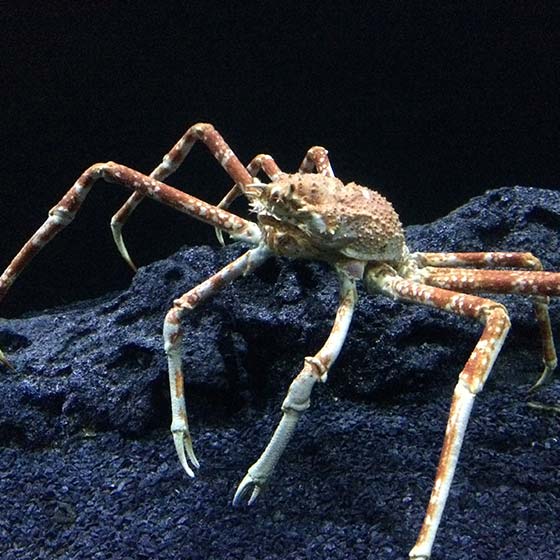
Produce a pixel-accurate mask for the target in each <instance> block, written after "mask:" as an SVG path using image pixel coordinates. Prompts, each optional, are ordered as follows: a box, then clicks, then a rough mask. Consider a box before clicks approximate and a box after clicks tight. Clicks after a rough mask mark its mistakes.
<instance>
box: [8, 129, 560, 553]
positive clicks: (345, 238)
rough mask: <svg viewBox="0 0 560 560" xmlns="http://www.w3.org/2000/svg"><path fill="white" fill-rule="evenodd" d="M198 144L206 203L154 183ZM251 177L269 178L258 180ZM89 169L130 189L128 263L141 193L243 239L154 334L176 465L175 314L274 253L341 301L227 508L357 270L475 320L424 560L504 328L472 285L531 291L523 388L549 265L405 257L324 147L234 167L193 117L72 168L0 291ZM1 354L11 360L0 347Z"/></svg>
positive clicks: (383, 218)
mask: <svg viewBox="0 0 560 560" xmlns="http://www.w3.org/2000/svg"><path fill="white" fill-rule="evenodd" d="M197 141H200V142H202V143H204V144H205V145H206V146H207V148H208V149H209V150H210V152H211V153H212V155H214V157H215V158H216V159H217V160H218V161H219V162H220V164H221V165H222V167H223V168H224V169H225V171H226V172H227V173H228V175H229V176H230V177H231V178H232V179H233V181H234V186H233V187H232V189H231V190H230V191H229V192H228V193H227V194H226V196H225V197H224V198H223V200H222V201H221V202H220V203H219V204H218V205H217V206H214V205H212V204H208V203H207V202H204V201H203V200H200V199H198V198H195V197H193V196H191V195H188V194H186V193H184V192H182V191H180V190H178V189H175V188H173V187H170V186H169V185H167V184H166V183H164V182H163V181H164V180H165V179H166V178H167V177H168V176H169V175H171V174H172V173H173V172H174V171H175V170H176V169H177V168H178V167H179V166H180V165H181V164H182V163H183V161H184V160H185V157H186V156H187V154H188V153H189V151H190V150H191V148H192V146H193V145H194V144H195V142H197ZM260 173H263V174H264V175H266V176H267V177H268V179H269V180H270V182H268V183H262V182H261V181H260V180H258V179H257V175H258V174H260ZM100 179H103V180H105V181H107V182H109V183H116V184H119V185H122V186H125V187H127V188H129V189H131V190H132V191H133V193H132V195H131V196H130V198H129V199H128V200H127V201H126V203H125V204H124V205H123V207H122V208H121V209H120V210H119V211H118V212H117V213H116V214H115V215H114V216H113V219H112V221H111V228H112V231H113V236H114V239H115V242H116V245H117V247H118V249H119V251H120V253H121V255H122V256H123V258H124V259H125V260H126V261H127V262H128V263H129V264H130V265H131V266H132V268H135V267H134V264H133V263H132V260H131V258H130V255H129V254H128V251H127V249H126V246H125V244H124V241H123V238H122V227H123V225H124V223H125V222H126V220H127V219H128V217H129V216H130V214H131V213H132V212H133V211H134V209H135V208H136V206H137V205H138V204H139V203H140V202H141V201H142V199H143V198H144V197H150V198H152V199H155V200H157V201H159V202H161V203H163V204H166V205H168V206H171V207H172V208H174V209H176V210H178V211H180V212H183V213H186V214H188V215H190V216H192V217H194V218H196V219H198V220H200V221H202V222H205V223H208V224H210V225H212V226H214V227H215V228H216V231H217V234H218V239H219V240H220V241H222V242H223V238H222V234H223V232H226V233H227V234H229V235H230V236H231V237H233V238H234V239H239V240H242V241H245V242H246V243H247V244H249V245H250V246H252V248H251V249H249V250H248V251H247V252H246V253H244V254H243V255H241V256H240V257H239V258H237V259H236V260H235V261H233V262H231V263H230V264H228V265H227V266H225V267H224V268H223V269H222V270H219V271H218V272H216V273H215V274H214V275H212V276H211V277H210V278H208V279H207V280H205V281H204V282H202V283H201V284H199V285H198V286H195V287H193V288H192V289H191V290H189V291H188V292H186V293H185V294H183V295H181V296H180V297H178V298H177V299H176V300H175V301H174V302H173V307H172V308H171V309H170V310H169V312H168V313H167V315H166V316H165V320H164V325H163V341H164V348H165V352H166V354H167V359H168V369H169V387H170V396H171V409H172V410H171V412H172V422H171V432H172V436H173V441H174V445H175V448H176V451H177V454H178V457H179V461H180V463H181V465H182V466H183V468H184V470H185V471H186V473H187V474H188V475H189V476H194V471H193V467H194V468H198V467H199V463H198V461H197V459H196V456H195V454H194V450H193V445H192V439H191V435H190V430H189V425H188V419H187V412H186V404H185V383H184V374H183V365H182V355H181V354H182V353H181V349H182V346H181V344H182V339H183V336H184V335H185V332H184V326H183V319H184V317H185V315H186V314H187V313H189V312H190V311H191V310H192V309H193V308H195V307H196V306H198V305H199V304H201V303H203V302H204V301H205V300H207V299H208V298H209V297H211V296H212V295H213V294H215V293H216V292H217V291H218V290H220V289H222V288H223V287H224V286H226V285H227V284H229V283H231V282H233V281H234V280H236V279H238V278H240V277H242V276H244V275H246V274H248V273H250V272H252V271H253V270H255V269H256V268H257V267H258V266H260V265H261V264H262V263H263V262H265V261H266V260H267V259H268V258H270V257H271V256H274V255H280V256H286V257H291V258H305V259H316V260H321V261H325V262H327V263H329V264H330V265H332V267H333V268H334V269H335V271H336V272H337V274H338V277H339V282H340V299H339V305H338V309H337V312H336V315H335V318H334V323H333V327H332V329H331V332H330V334H329V336H328V338H327V340H326V341H325V343H324V345H323V346H322V347H321V348H320V349H319V350H318V351H317V353H316V354H314V355H313V356H307V357H305V359H304V363H303V367H302V369H301V371H300V372H299V373H298V374H297V375H296V376H295V377H294V379H293V381H292V383H291V385H290V388H289V390H288V393H287V395H286V398H285V399H284V401H283V403H282V406H281V411H282V415H281V418H280V421H279V423H278V427H277V428H276V431H275V432H274V434H273V435H272V438H271V440H270V443H269V444H268V446H267V447H266V449H265V450H264V451H263V453H262V455H261V456H260V457H259V459H258V460H257V461H256V462H255V464H254V465H252V466H251V467H250V468H249V470H248V471H247V474H246V476H245V477H244V478H243V480H242V481H241V483H240V485H239V487H238V489H237V492H236V494H235V496H234V499H233V502H234V504H239V503H240V502H241V501H242V500H243V499H244V497H245V496H246V495H247V493H249V492H250V498H249V503H252V502H253V501H254V500H255V499H256V498H257V496H258V495H259V493H260V491H261V489H262V488H263V487H264V486H265V484H266V483H267V481H268V480H269V479H270V476H271V474H272V471H273V470H274V467H275V466H276V464H277V463H278V461H279V459H280V457H281V455H282V453H283V451H284V449H285V448H286V446H287V445H288V443H289V440H290V438H291V436H292V434H293V432H294V430H295V428H296V425H297V423H298V420H299V418H300V416H301V414H302V413H303V412H304V411H305V410H306V409H307V408H308V407H309V406H310V396H311V391H312V389H313V386H314V385H315V383H317V382H325V381H326V380H327V375H328V372H329V369H330V368H331V367H332V365H333V363H334V361H335V360H336V358H337V356H338V354H339V352H340V350H341V348H342V345H343V343H344V340H345V338H346V335H347V333H348V330H349V327H350V322H351V319H352V314H353V311H354V308H355V305H356V301H357V290H356V282H357V281H360V280H363V285H364V287H365V289H366V291H367V292H369V293H371V294H381V295H383V296H387V297H390V298H393V299H395V300H400V301H408V302H411V303H416V304H420V305H427V306H432V307H436V308H438V309H442V310H445V311H447V312H449V313H454V314H456V315H459V316H462V317H464V318H466V319H472V320H476V321H478V322H479V323H481V325H482V332H481V335H480V339H479V341H478V343H477V344H476V346H475V348H474V349H473V352H472V353H471V355H470V356H469V358H468V360H467V362H466V364H465V366H464V368H463V370H462V371H461V372H460V373H459V376H458V382H457V385H456V387H455V391H454V393H453V397H452V401H451V409H450V414H449V420H448V424H447V429H446V432H445V436H444V441H443V447H442V453H441V458H440V462H439V466H438V469H437V473H436V479H435V483H434V487H433V490H432V494H431V497H430V501H429V504H428V507H427V510H426V515H425V518H424V522H423V524H422V527H421V529H420V532H419V536H418V539H417V541H416V545H415V546H414V548H413V549H412V550H411V551H410V557H411V558H415V559H423V560H426V559H427V558H429V557H430V554H431V549H432V545H433V542H434V539H435V536H436V532H437V529H438V526H439V522H440V520H441V516H442V513H443V509H444V507H445V504H446V501H447V497H448V494H449V489H450V486H451V482H452V480H453V475H454V472H455V467H456V465H457V461H458V457H459V453H460V449H461V445H462V442H463V439H464V436H465V431H466V427H467V423H468V419H469V417H470V413H471V409H472V405H473V402H474V398H475V396H476V395H477V394H478V393H479V392H480V391H481V390H482V389H483V386H484V383H485V381H486V379H487V378H488V376H489V374H490V372H491V369H492V366H493V364H494V361H495V360H496V358H497V357H498V354H499V352H500V349H501V347H502V344H503V342H504V340H505V337H506V335H507V333H508V330H509V327H510V322H509V318H508V314H507V311H506V309H505V308H504V306H503V305H501V304H499V303H497V302H495V301H493V300H491V299H487V298H484V297H480V296H478V295H475V293H476V292H479V291H484V292H500V293H516V294H521V295H527V296H530V297H532V299H533V306H534V310H535V315H536V320H537V323H538V327H539V332H540V335H541V338H542V361H543V364H544V370H543V372H542V374H541V376H540V377H539V379H538V380H537V382H536V383H535V385H534V388H537V387H539V386H541V385H543V384H544V383H545V382H546V381H548V380H549V379H550V377H551V375H552V372H553V371H554V369H555V367H556V365H557V358H556V351H555V346H554V341H553V338H552V329H551V325H550V318H549V315H548V298H549V296H557V295H560V273H554V272H543V271H542V266H541V263H540V261H539V260H538V259H537V258H536V257H534V256H533V255H531V254H530V253H509V252H508V253H501V252H475V253H412V254H410V253H409V251H408V249H407V247H406V244H405V239H404V234H403V228H402V225H401V223H400V220H399V217H398V216H397V214H396V212H395V210H394V209H393V207H392V205H391V204H390V203H389V202H388V201H387V200H386V199H385V198H384V197H383V196H382V195H380V194H379V193H377V192H375V191H373V190H370V189H368V188H366V187H362V186H360V185H357V184H356V183H347V184H344V183H343V182H342V181H340V180H339V179H337V178H336V177H335V176H334V173H333V171H332V168H331V165H330V162H329V159H328V157H327V151H326V150H325V149H324V148H321V147H317V146H316V147H313V148H311V149H310V150H309V151H308V152H307V154H306V156H305V158H304V159H303V161H302V163H301V165H300V167H299V170H298V172H297V173H293V174H288V173H284V172H282V171H281V170H280V168H279V167H278V166H277V165H276V163H275V162H274V160H273V159H272V157H271V156H269V155H266V154H260V155H258V156H256V157H255V158H253V160H252V161H251V162H250V163H249V165H248V166H247V167H244V166H243V165H242V164H241V162H240V161H239V159H238V158H237V157H236V156H235V154H234V153H233V152H232V150H231V149H230V148H229V146H228V145H227V144H226V142H225V141H224V139H223V138H222V137H221V136H220V134H219V133H218V132H217V131H216V130H215V129H214V127H213V126H212V125H209V124H205V123H200V124H196V125H194V126H192V127H191V128H189V129H188V130H187V132H186V133H185V134H184V135H183V136H182V137H181V138H180V139H179V141H178V142H177V143H176V144H175V145H174V146H173V148H172V149H171V150H170V151H169V153H167V154H166V155H165V157H164V158H163V161H162V162H161V163H160V164H159V165H158V166H157V167H156V168H155V169H154V170H153V171H152V172H151V173H150V174H149V175H144V174H142V173H139V172H138V171H135V170H133V169H130V168H128V167H125V166H123V165H119V164H116V163H113V162H108V163H99V164H95V165H93V166H91V167H90V168H88V169H87V170H86V171H84V172H83V173H82V174H81V175H80V177H79V178H78V180H77V181H76V182H75V183H74V185H73V186H72V187H71V188H70V189H69V190H68V192H67V193H66V194H65V195H64V196H63V197H62V199H61V200H60V201H59V202H58V203H57V204H56V205H55V206H54V207H53V208H52V209H51V211H50V212H49V216H48V218H47V220H46V221H45V222H44V223H43V225H42V226H41V227H40V228H39V229H38V230H37V231H36V233H35V234H34V235H33V236H32V237H31V239H30V240H29V241H28V242H27V243H26V244H25V245H24V246H23V247H22V249H21V250H20V251H19V252H18V253H17V255H16V256H15V257H14V258H13V259H12V261H11V262H10V263H9V265H8V266H7V268H6V269H5V270H4V272H3V273H2V275H1V276H0V300H1V299H2V298H3V297H4V296H5V295H6V293H7V292H8V290H9V288H10V286H11V285H12V284H13V282H14V281H15V279H16V278H17V276H18V275H19V273H20V272H21V271H22V270H23V269H24V268H25V266H26V265H27V264H28V263H29V262H30V261H31V259H32V258H33V257H34V256H35V255H36V254H37V253H38V252H39V251H40V250H41V249H42V248H43V247H44V246H45V245H46V244H47V243H48V242H49V241H50V240H51V239H52V238H53V237H54V236H55V235H56V234H57V233H58V232H59V231H61V230H62V229H63V228H64V227H66V226H67V225H68V224H69V223H70V222H71V221H72V220H73V219H74V217H75V215H76V213H77V212H78V210H79V209H80V207H81V205H82V203H83V202H84V200H85V198H86V196H87V194H88V193H89V191H90V190H91V188H92V187H93V186H94V184H95V183H96V182H97V181H98V180H100ZM238 196H244V197H245V198H246V199H247V201H248V203H249V205H250V208H251V209H252V210H253V211H254V212H255V213H256V214H257V221H258V223H254V222H252V221H249V220H245V219H243V218H240V217H239V216H237V215H235V214H233V213H231V212H229V211H228V210H227V207H228V206H229V204H230V203H231V202H232V201H233V200H234V199H235V198H237V197H238ZM495 269H499V270H495ZM512 269H518V270H512ZM0 364H4V366H7V367H11V365H10V363H9V362H8V360H7V358H6V356H5V355H4V354H3V353H2V351H1V350H0ZM372 367H373V366H372Z"/></svg>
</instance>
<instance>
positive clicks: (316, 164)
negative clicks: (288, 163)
mask: <svg viewBox="0 0 560 560" xmlns="http://www.w3.org/2000/svg"><path fill="white" fill-rule="evenodd" d="M328 153H329V152H328V151H327V150H326V149H325V148H323V147H322V146H313V147H312V148H309V150H307V154H305V157H304V158H303V161H302V162H301V165H300V166H299V172H300V173H313V170H315V172H316V173H319V174H320V175H324V176H325V177H334V172H333V170H332V167H331V162H330V161H329V156H328Z"/></svg>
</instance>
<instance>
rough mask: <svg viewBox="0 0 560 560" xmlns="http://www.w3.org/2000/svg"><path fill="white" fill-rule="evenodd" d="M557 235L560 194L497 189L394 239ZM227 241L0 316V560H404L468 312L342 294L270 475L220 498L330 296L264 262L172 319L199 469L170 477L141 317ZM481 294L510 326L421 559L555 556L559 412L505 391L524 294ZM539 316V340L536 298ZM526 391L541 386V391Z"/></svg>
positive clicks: (550, 262)
mask: <svg viewBox="0 0 560 560" xmlns="http://www.w3.org/2000/svg"><path fill="white" fill-rule="evenodd" d="M559 231H560V195H559V194H557V193H555V192H552V191H544V190H538V189H528V188H521V187H515V188H504V189H498V190H495V191H491V192H489V193H487V195H485V196H483V197H479V198H476V199H473V200H472V201H471V202H470V203H469V204H467V205H465V206H464V207H462V208H459V209H458V210H456V211H455V212H453V213H452V214H450V215H449V216H447V217H445V218H443V219H441V220H438V221H436V222H434V223H432V224H428V225H425V226H413V227H409V228H408V229H407V239H408V243H409V247H410V248H411V250H429V251H450V250H511V251H515V250H522V251H527V250H531V251H532V252H533V253H534V254H536V255H537V256H538V257H539V258H541V260H542V261H543V264H544V265H545V269H549V270H560V251H559V243H560V234H559ZM242 251H243V247H242V246H241V245H233V246H229V247H227V248H225V249H212V248H209V247H194V248H187V249H185V250H183V251H180V252H179V253H177V254H176V255H173V256H172V257H170V258H169V259H167V260H164V261H160V262H156V263H153V264H152V265H149V266H147V267H144V268H142V269H140V271H139V272H138V274H137V275H136V276H135V277H134V279H133V281H132V284H131V286H130V288H129V289H128V290H126V291H124V292H121V293H115V294H109V295H108V296H106V297H103V298H99V299H97V300H95V301H87V302H81V303H77V304H75V305H71V306H68V307H64V308H58V309H54V310H48V311H45V312H42V313H40V314H36V315H34V316H28V317H25V318H21V319H13V320H4V321H0V347H2V348H3V349H4V350H5V351H6V353H7V354H8V355H9V357H10V359H11V361H12V362H13V364H14V367H15V371H5V370H4V371H1V372H0V444H2V445H3V446H4V447H3V449H2V450H1V451H0V492H1V493H2V495H3V500H2V502H1V505H0V552H2V554H3V555H2V558H18V559H21V558H24V559H27V558H29V559H31V558H51V557H53V555H54V554H55V551H57V552H56V554H57V557H58V558H77V557H79V558H108V557H114V558H123V557H136V558H148V557H149V558H168V557H169V556H171V555H174V554H178V555H179V556H180V557H185V558H189V559H191V558H193V559H194V558H220V559H222V558H244V559H246V558H259V559H263V558H271V559H272V558H282V559H285V558H294V559H295V558H357V559H361V558H376V560H379V559H389V558H403V557H404V556H406V553H407V552H408V549H409V548H410V547H411V546H412V544H413V541H414V539H415V537H416V533H417V530H418V528H419V524H420V521H421V518H422V514H423V508H424V507H425V505H426V500H427V496H428V492H429V489H430V485H431V481H432V478H433V473H434V465H435V462H436V460H437V455H438V451H439V448H440V445H441V439H442V434H443V430H444V425H445V420H446V414H447V407H448V403H449V397H450V393H451V390H452V386H453V385H454V383H455V381H456V378H457V374H458V372H459V371H460V369H461V366H462V364H463V363H464V361H465V360H466V358H467V356H468V354H469V352H470V350H471V349H472V347H473V346H474V344H475V343H476V339H477V334H478V333H479V332H480V327H479V325H477V324H475V323H472V322H468V321H465V320H463V319H460V318H456V317H453V316H449V315H447V314H445V313H443V312H438V311H435V310H431V309H427V308H422V307H420V306H413V305H408V304H400V303H396V302H393V301H391V300H389V299H386V298H383V297H379V296H369V295H367V294H364V293H363V291H360V295H361V296H362V297H361V298H360V301H359V305H358V308H357V311H356V314H355V316H354V319H353V323H352V326H351V330H350V335H349V338H348V341H347V343H346V345H345V348H344V350H343V352H342V354H341V356H340V358H339V360H338V361H337V363H336V364H335V366H334V368H333V370H332V372H331V375H330V379H329V383H328V384H327V385H326V386H321V387H317V389H316V390H315V392H314V397H313V404H312V407H311V409H310V410H309V412H308V413H307V415H306V416H305V418H304V419H303V421H302V424H301V428H300V430H299V431H298V432H297V434H296V436H295V438H294V442H293V445H292V446H291V447H290V449H289V450H288V452H287V453H286V456H285V457H284V459H283V461H282V462H281V464H280V465H279V467H278V471H277V473H275V474H276V476H275V478H274V480H273V481H272V483H271V485H270V486H271V487H270V488H269V489H268V491H267V492H266V493H264V494H263V495H262V497H260V498H259V502H260V503H258V504H257V505H256V506H255V507H253V508H250V509H233V508H231V507H230V505H229V500H230V498H231V496H232V493H233V490H234V488H235V485H236V484H237V482H238V481H239V480H240V479H241V477H242V476H243V474H244V472H245V470H246V468H247V467H248V466H249V465H250V464H251V463H252V462H253V461H254V459H256V457H257V456H258V454H259V453H260V452H261V450H262V448H263V447H264V445H265V443H266V441H267V440H268V438H269V436H270V434H271V432H272V430H273V428H274V425H275V423H276V422H277V421H278V419H279V405H280V403H281V401H282V398H283V395H284V394H285V392H286V390H287V387H288V385H289V383H290V380H291V378H292V377H293V376H294V375H295V374H296V373H297V371H298V370H299V368H300V367H301V364H302V359H303V357H304V356H305V355H309V354H310V353H313V352H314V351H316V349H317V348H318V347H319V346H320V345H321V343H322V342H323V341H324V339H325V338H326V336H327V334H328V332H329V328H330V325H331V323H332V318H333V315H334V310H335V308H336V300H337V284H336V280H335V278H334V275H333V274H332V272H331V271H330V270H329V269H328V268H326V267H324V266H323V265H320V264H316V263H304V262H288V261H285V260H280V259H272V260H271V261H269V262H268V263H267V264H266V265H264V266H263V267H262V268H261V269H260V270H258V271H257V272H256V273H255V274H253V275H252V276H249V277H246V278H243V279H240V280H239V281H237V282H236V283H235V285H234V286H233V287H229V288H227V289H226V290H224V291H223V292H222V293H220V294H219V295H218V296H217V297H215V298H214V299H213V300H212V301H211V302H209V303H207V304H205V305H203V306H201V307H200V308H199V309H197V310H196V311H195V312H194V313H193V314H192V316H191V317H189V318H188V327H187V329H186V330H187V332H188V334H187V335H186V337H185V371H186V372H187V399H188V408H189V412H190V417H191V424H192V431H193V436H194V440H195V449H196V450H197V453H198V455H199V458H200V459H201V462H202V468H201V472H200V475H199V477H197V478H196V479H195V480H194V481H191V480H189V479H187V477H186V476H184V473H182V471H181V469H180V466H179V464H178V461H177V460H176V458H175V456H174V450H173V445H172V441H171V438H170V436H169V435H168V432H167V428H168V426H169V422H170V413H169V403H168V401H169V396H168V390H167V372H166V361H165V355H164V353H163V350H162V340H161V327H162V321H163V317H164V315H165V312H166V310H167V309H168V308H169V307H170V306H171V303H172V300H173V298H174V297H177V296H178V295H179V294H181V293H183V292H184V291H186V290H188V289H189V288H190V287H192V286H193V285H195V284H197V283H198V282H200V281H201V280H203V279H204V278H206V277H208V276H209V275H210V274H211V273H212V272H213V271H215V270H217V269H218V268H220V267H221V266H223V265H224V264H226V263H227V262H229V261H231V260H232V259H233V258H235V256H237V255H238V254H240V253H241V252H242ZM499 299H500V301H502V302H504V303H505V304H506V305H507V307H508V308H509V310H510V313H511V316H512V320H513V329H512V331H511V333H510V336H509V338H508V341H507V343H506V345H505V347H504V349H503V351H502V354H501V355H500V358H499V360H498V362H497V363H496V366H495V371H494V374H493V376H492V377H491V379H490V381H489V382H488V384H487V389H486V391H485V392H484V393H483V394H482V395H481V396H480V397H479V399H478V400H477V401H478V402H477V405H476V407H475V412H474V414H473V419H472V422H471V425H470V428H469V431H468V435H467V442H466V443H465V448H464V451H463V454H462V460H461V463H460V467H459V471H458V474H457V477H456V480H455V484H454V486H453V488H452V494H451V498H450V502H449V506H448V508H447V510H446V513H445V514H444V522H443V526H442V529H441V530H440V534H439V536H438V540H437V541H436V542H437V546H436V549H435V553H434V558H471V559H472V558H477V557H479V558H498V557H507V558H509V559H513V558H525V557H531V558H539V559H540V560H546V559H552V558H556V557H557V556H556V554H557V551H558V550H560V535H559V534H558V531H557V530H556V529H557V523H556V522H555V521H554V520H555V519H558V518H559V516H560V506H559V505H558V504H559V502H560V500H558V497H559V494H560V491H559V487H560V481H559V480H558V464H559V462H560V443H559V439H558V430H559V428H560V421H559V418H558V417H557V416H554V415H547V414H545V413H542V412H536V411H534V410H533V409H529V408H528V407H527V406H526V404H525V402H524V401H525V390H526V388H527V383H529V382H530V380H534V378H535V376H536V375H537V373H538V371H539V369H540V367H541V365H540V358H539V341H538V340H537V339H536V337H535V336H534V330H535V323H534V318H533V315H532V310H531V305H530V303H529V302H527V301H526V300H524V299H523V298H520V297H513V296H506V297H501V298H499ZM551 318H552V322H553V326H554V332H555V337H556V340H557V341H558V340H560V336H559V333H558V330H559V327H560V309H559V306H558V305H557V304H556V303H553V304H552V305H551ZM542 398H544V399H551V400H554V399H559V400H560V396H559V395H558V390H557V383H556V384H554V385H552V386H551V387H550V388H548V389H547V390H546V392H545V393H544V394H543V397H542ZM3 519H4V520H5V521H2V520H3ZM554 531H556V534H553V533H554ZM117 542H118V544H117ZM554 543H555V545H556V547H555V548H554ZM60 551H64V552H62V553H61V552H60ZM477 551H478V552H477ZM477 554H478V556H477Z"/></svg>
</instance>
